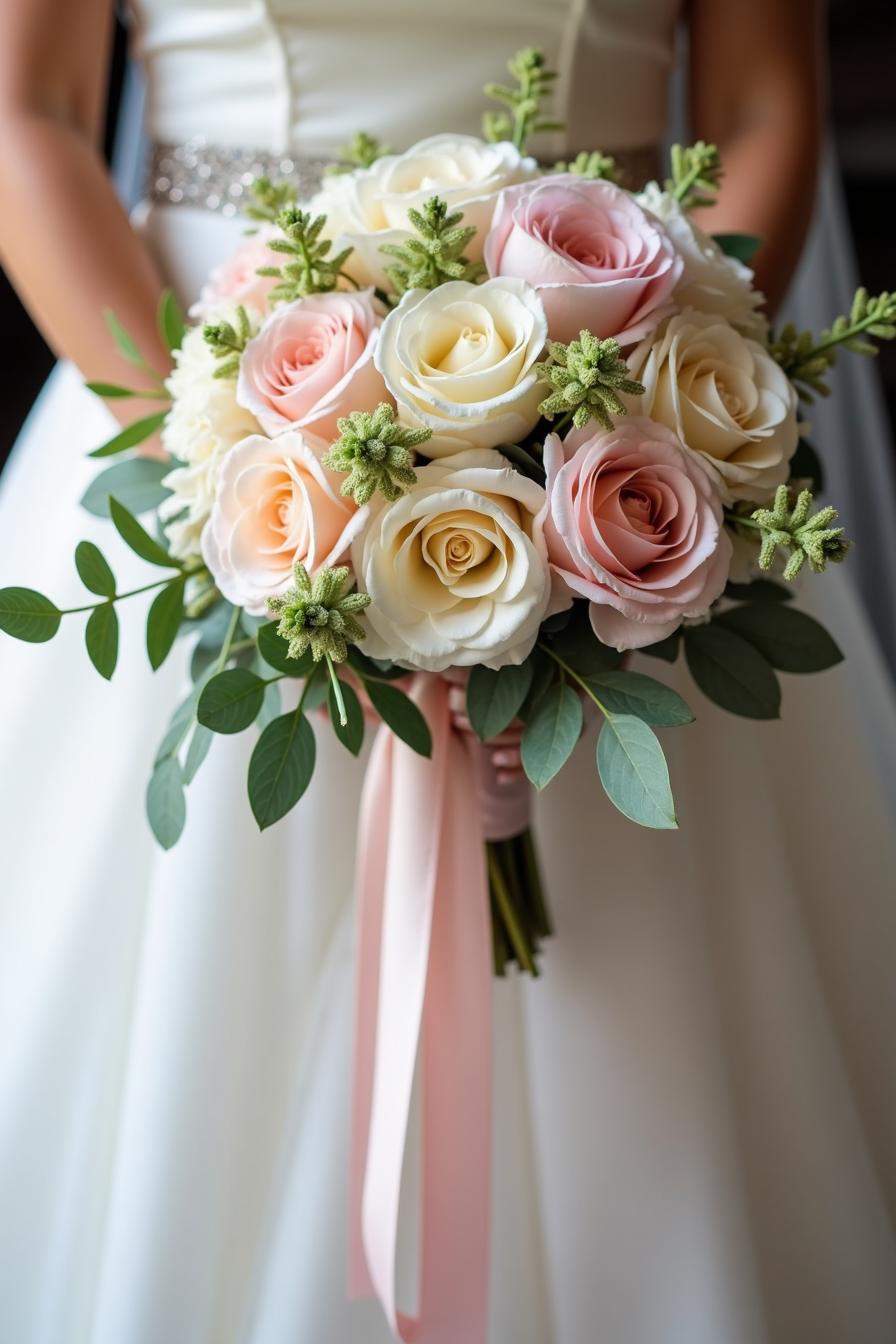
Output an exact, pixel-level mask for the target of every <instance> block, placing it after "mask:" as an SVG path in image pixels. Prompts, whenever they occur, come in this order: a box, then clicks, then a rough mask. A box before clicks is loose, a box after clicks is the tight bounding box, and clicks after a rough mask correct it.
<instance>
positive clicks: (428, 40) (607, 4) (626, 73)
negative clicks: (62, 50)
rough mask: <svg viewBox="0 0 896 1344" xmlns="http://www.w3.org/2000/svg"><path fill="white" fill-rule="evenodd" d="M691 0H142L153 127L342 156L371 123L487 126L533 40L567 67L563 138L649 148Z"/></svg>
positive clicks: (394, 129)
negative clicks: (488, 89)
mask: <svg viewBox="0 0 896 1344" xmlns="http://www.w3.org/2000/svg"><path fill="white" fill-rule="evenodd" d="M679 9H680V3H679V0H449V2H448V3H446V2H445V0H439V2H438V3H437V0H379V2H378V3H374V2H373V0H326V3H325V4H312V3H311V0H134V3H133V11H134V22H135V34H136V40H137V51H138V54H139V55H140V57H141V59H142V61H143V64H144V67H145V70H146V74H147V88H148V128H149V132H150V134H151V135H152V136H153V138H154V139H156V140H159V141H164V142H179V141H183V140H188V139H191V138H193V137H195V136H204V137H205V138H206V139H207V140H208V141H209V142H211V143H215V144H220V145H232V146H243V145H245V146H251V147H253V148H257V149H266V150H271V151H273V152H275V153H279V152H281V151H285V150H290V151H292V152H294V153H307V154H329V153H332V152H333V151H335V150H336V149H338V147H339V146H340V145H342V144H344V143H345V142H346V141H347V140H348V139H349V138H350V137H351V136H352V135H353V134H354V132H355V131H357V130H359V129H364V130H366V131H368V132H370V133H371V134H373V135H376V136H377V137H379V138H380V139H381V140H383V141H384V142H386V143H388V144H390V145H392V146H393V147H394V148H396V149H401V148H404V147H406V146H407V145H408V144H409V143H411V142H412V141H414V140H417V139H420V138H421V137H423V136H426V135H432V134H435V133H436V132H438V131H449V130H450V131H459V132H472V133H475V132H477V131H478V130H479V126H480V116H481V112H482V109H483V107H484V105H485V101H486V100H485V98H484V97H483V96H482V94H481V89H482V86H483V84H485V83H486V82H487V81H489V80H500V79H501V78H502V76H503V74H504V66H505V62H506V60H507V59H508V57H509V56H511V55H512V54H513V52H514V51H515V50H516V49H517V48H518V47H520V46H521V45H526V44H528V45H531V46H535V47H538V48H540V49H541V50H543V51H544V53H545V55H546V56H547V58H548V60H549V62H550V64H551V66H552V67H553V68H554V69H556V70H557V71H558V72H559V76H560V77H559V80H558V82H557V92H556V97H555V100H554V107H553V111H554V112H555V113H556V115H557V117H558V118H560V119H562V120H564V121H565V122H566V125H567V131H566V133H565V135H560V134H558V135H556V136H554V137H553V138H549V143H546V144H545V146H544V148H545V150H546V151H548V150H551V151H554V152H559V151H560V150H562V149H563V148H565V147H568V148H572V149H584V148H605V149H629V148H632V147H638V146H644V145H652V144H655V143H656V142H657V140H658V139H659V138H660V136H661V135H662V133H663V130H664V127H665V121H666V95H667V83H668V78H669V74H670V70H671V68H672V62H673V47H674V39H675V26H676V20H677V18H678V14H679Z"/></svg>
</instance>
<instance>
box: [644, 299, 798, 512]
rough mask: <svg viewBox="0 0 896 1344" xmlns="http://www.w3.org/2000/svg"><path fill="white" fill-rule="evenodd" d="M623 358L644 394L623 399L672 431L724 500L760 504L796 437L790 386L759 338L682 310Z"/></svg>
mask: <svg viewBox="0 0 896 1344" xmlns="http://www.w3.org/2000/svg"><path fill="white" fill-rule="evenodd" d="M628 364H629V368H630V369H631V372H632V377H633V378H636V379H637V380H638V381H639V382H640V383H643V385H644V394H643V396H638V397H625V398H624V400H625V401H626V402H627V403H628V404H629V406H630V407H631V409H632V410H633V411H635V412H637V413H641V414H644V415H649V416H650V417H651V418H652V419H653V420H659V421H660V422H661V423H662V424H664V425H668V426H669V428H670V429H671V430H674V432H675V434H676V435H677V436H678V438H679V439H680V440H681V442H682V443H683V444H684V445H685V447H686V448H689V449H690V450H691V452H693V453H696V454H697V455H698V456H699V460H700V461H701V462H702V463H703V466H704V468H705V469H706V471H708V472H709V474H710V476H711V477H712V479H713V481H714V482H715V483H716V484H717V486H718V487H719V489H720V490H721V492H722V498H723V499H724V500H725V502H726V503H730V502H731V501H732V500H735V499H750V500H757V501H760V502H761V501H762V500H764V499H767V498H768V496H769V495H770V494H771V493H772V492H773V491H774V489H775V487H776V486H778V485H780V484H781V483H782V482H783V481H786V480H787V476H788V465H787V464H788V462H789V461H790V458H791V457H792V456H793V454H794V452H795V451H796V446H797V441H798V439H799V430H798V426H797V397H796V392H795V391H794V388H793V385H792V383H791V382H790V380H789V379H788V378H787V377H786V376H785V375H784V373H783V372H782V371H781V368H780V367H779V365H778V364H776V363H775V361H774V360H773V359H772V357H771V355H770V354H769V353H768V351H767V350H766V349H765V348H764V347H763V346H761V345H760V344H759V343H758V341H752V340H749V339H747V338H746V337H744V336H741V335H740V334H739V333H738V332H737V331H735V330H734V328H733V327H731V326H729V325H728V323H727V322H725V321H724V320H723V319H722V318H719V317H715V316H713V314H711V313H699V312H697V311H696V310H695V309H688V310H687V311H686V312H684V313H680V314H677V315H676V316H675V317H672V318H670V319H669V321H668V322H667V323H666V324H665V326H663V327H662V328H661V329H660V331H659V332H657V333H656V334H655V336H654V337H652V338H651V339H650V340H647V341H643V342H642V343H641V345H639V346H638V347H637V349H636V350H634V351H633V352H632V354H631V356H630V358H629V361H628Z"/></svg>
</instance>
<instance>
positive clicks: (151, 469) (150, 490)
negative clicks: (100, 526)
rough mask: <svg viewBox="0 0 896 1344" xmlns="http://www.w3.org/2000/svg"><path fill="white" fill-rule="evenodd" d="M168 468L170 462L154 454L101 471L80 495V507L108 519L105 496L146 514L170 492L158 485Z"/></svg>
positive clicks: (117, 463) (136, 511)
mask: <svg viewBox="0 0 896 1344" xmlns="http://www.w3.org/2000/svg"><path fill="white" fill-rule="evenodd" d="M169 471H171V463H170V462H159V461H158V460H157V459H156V458H154V457H133V458H130V459H129V460H128V461H126V462H116V463H115V465H114V466H111V467H107V468H106V470H105V471H101V472H100V474H99V476H97V477H96V478H95V479H94V480H93V481H92V482H91V483H90V485H89V486H88V487H87V489H86V490H85V492H84V494H83V495H82V497H81V507H82V508H84V509H86V510H87V512H88V513H92V514H93V515H94V516H95V517H96V518H108V516H109V496H110V495H114V496H115V498H116V499H117V500H118V501H119V503H121V504H124V506H125V507H126V508H128V509H130V511H131V513H133V514H140V513H147V512H148V511H149V510H150V509H155V508H158V506H159V505H160V504H161V503H162V501H163V500H164V499H167V498H168V496H169V495H170V494H171V491H170V490H169V489H168V488H167V487H166V486H164V485H162V479H163V478H164V477H165V476H167V475H168V473H169Z"/></svg>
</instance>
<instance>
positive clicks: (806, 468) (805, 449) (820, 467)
mask: <svg viewBox="0 0 896 1344" xmlns="http://www.w3.org/2000/svg"><path fill="white" fill-rule="evenodd" d="M790 479H791V481H792V482H793V481H808V482H809V483H810V485H811V487H812V489H813V490H815V491H816V492H820V491H822V490H823V489H824V483H825V471H824V464H823V463H822V460H821V458H820V457H819V456H818V453H817V452H816V451H815V449H814V448H813V447H812V444H811V443H809V442H808V441H807V440H806V439H800V441H799V443H798V444H797V447H796V452H795V453H794V455H793V457H792V458H791V459H790Z"/></svg>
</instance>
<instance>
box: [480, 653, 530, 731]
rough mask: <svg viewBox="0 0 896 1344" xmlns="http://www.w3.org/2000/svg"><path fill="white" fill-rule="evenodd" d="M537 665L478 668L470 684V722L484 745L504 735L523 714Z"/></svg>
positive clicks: (527, 662) (516, 664)
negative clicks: (523, 707)
mask: <svg viewBox="0 0 896 1344" xmlns="http://www.w3.org/2000/svg"><path fill="white" fill-rule="evenodd" d="M533 671H534V664H533V660H532V659H531V658H527V659H526V661H525V662H524V663H509V664H508V665H507V666H506V667H500V668H498V670H497V671H492V669H491V668H489V667H482V666H481V665H477V666H475V667H472V668H471V669H470V676H469V679H468V681H467V718H468V719H469V720H470V723H471V725H472V728H473V731H474V733H475V734H476V736H477V737H479V738H481V739H482V741H483V742H488V741H490V740H491V739H492V738H493V737H497V736H498V734H499V733H503V731H504V729H505V728H506V727H508V725H509V724H510V723H512V722H513V720H514V719H515V718H516V716H517V715H518V714H519V712H520V710H521V708H522V706H523V701H524V700H525V699H526V696H527V695H528V694H529V690H530V688H531V686H532V675H533Z"/></svg>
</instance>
